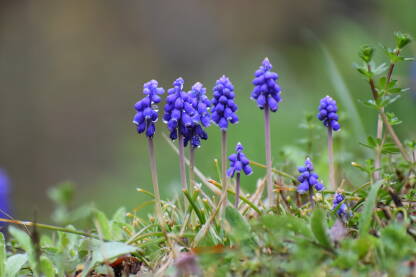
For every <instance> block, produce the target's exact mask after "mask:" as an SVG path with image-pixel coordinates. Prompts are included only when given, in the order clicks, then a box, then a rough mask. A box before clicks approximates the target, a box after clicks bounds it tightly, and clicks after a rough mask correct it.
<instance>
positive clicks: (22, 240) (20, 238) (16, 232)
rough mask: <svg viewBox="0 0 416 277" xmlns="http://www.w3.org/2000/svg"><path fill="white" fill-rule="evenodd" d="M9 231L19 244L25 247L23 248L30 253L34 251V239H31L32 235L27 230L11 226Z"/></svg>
mask: <svg viewBox="0 0 416 277" xmlns="http://www.w3.org/2000/svg"><path fill="white" fill-rule="evenodd" d="M9 233H10V234H11V235H12V237H13V238H14V239H15V240H16V241H17V243H18V244H19V246H20V247H21V248H23V250H25V251H26V252H28V253H31V252H32V250H33V246H32V240H31V239H30V236H29V235H28V234H27V233H26V232H24V231H22V230H20V229H17V228H16V227H14V226H10V227H9Z"/></svg>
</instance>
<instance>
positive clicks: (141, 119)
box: [133, 80, 165, 227]
mask: <svg viewBox="0 0 416 277" xmlns="http://www.w3.org/2000/svg"><path fill="white" fill-rule="evenodd" d="M164 92H165V91H164V89H163V88H161V87H158V82H157V81H156V80H151V81H149V82H147V83H145V84H144V86H143V94H144V95H145V96H144V98H143V99H142V100H140V101H139V102H137V103H136V105H134V108H135V109H136V111H137V113H136V115H135V116H134V119H133V123H134V124H136V125H137V132H138V133H139V134H141V133H143V132H145V131H146V136H147V142H148V148H149V159H150V171H151V174H152V183H153V190H154V194H155V206H156V214H157V216H158V219H159V222H160V224H161V226H162V227H163V226H164V220H163V217H162V207H161V202H160V192H159V184H158V179H157V167H156V158H155V150H154V144H153V135H154V134H155V132H156V127H155V122H156V121H157V119H158V107H157V104H158V103H159V102H160V100H161V98H160V95H161V94H163V93H164Z"/></svg>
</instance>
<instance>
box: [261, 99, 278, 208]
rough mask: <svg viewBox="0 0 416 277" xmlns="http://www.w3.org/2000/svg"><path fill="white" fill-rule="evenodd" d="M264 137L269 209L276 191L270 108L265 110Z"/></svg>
mask: <svg viewBox="0 0 416 277" xmlns="http://www.w3.org/2000/svg"><path fill="white" fill-rule="evenodd" d="M264 137H265V148H266V167H267V169H266V170H267V172H266V174H267V175H266V181H267V198H268V203H269V208H270V207H272V206H273V204H274V198H275V195H274V191H273V176H272V150H271V135H270V111H269V108H268V106H267V105H266V108H265V109H264ZM278 201H279V197H276V205H277V206H279V203H278Z"/></svg>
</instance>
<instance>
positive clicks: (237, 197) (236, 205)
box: [234, 172, 240, 209]
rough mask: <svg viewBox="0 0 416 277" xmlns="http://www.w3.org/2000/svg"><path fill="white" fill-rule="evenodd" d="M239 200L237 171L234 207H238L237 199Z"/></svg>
mask: <svg viewBox="0 0 416 277" xmlns="http://www.w3.org/2000/svg"><path fill="white" fill-rule="evenodd" d="M239 200H240V172H237V176H236V177H235V204H234V206H235V208H236V209H237V208H238V201H239Z"/></svg>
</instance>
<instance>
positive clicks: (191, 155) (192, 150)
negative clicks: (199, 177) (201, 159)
mask: <svg viewBox="0 0 416 277" xmlns="http://www.w3.org/2000/svg"><path fill="white" fill-rule="evenodd" d="M194 167H195V147H193V146H192V145H189V184H190V188H189V191H190V192H191V193H192V190H193V188H194V186H195V177H194Z"/></svg>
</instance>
